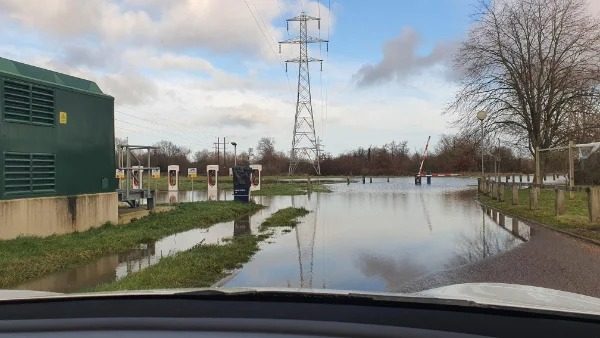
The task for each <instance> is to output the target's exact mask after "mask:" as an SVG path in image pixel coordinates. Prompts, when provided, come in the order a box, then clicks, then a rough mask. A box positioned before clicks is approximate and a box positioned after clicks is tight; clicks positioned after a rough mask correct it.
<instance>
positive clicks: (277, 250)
mask: <svg viewBox="0 0 600 338" xmlns="http://www.w3.org/2000/svg"><path fill="white" fill-rule="evenodd" d="M475 182H476V181H475V180H474V179H460V178H445V179H439V180H435V181H434V182H433V184H432V185H431V186H428V185H423V186H415V185H414V181H413V179H412V178H399V179H391V180H390V182H389V183H388V182H387V180H386V179H385V178H375V179H374V180H373V183H372V184H369V183H367V184H362V183H358V184H350V185H346V184H334V185H331V189H332V190H334V192H332V193H312V194H310V195H303V196H272V197H271V196H257V197H254V199H255V201H256V202H257V203H260V204H263V205H266V206H267V207H266V208H264V209H261V210H259V211H258V212H257V213H256V214H254V215H251V216H250V215H248V216H246V217H242V218H239V219H237V220H235V221H231V222H223V223H219V224H216V225H214V226H211V227H210V228H208V229H192V230H189V231H185V232H182V233H178V234H174V235H171V236H167V237H165V238H163V239H161V240H159V241H157V242H154V243H147V244H143V245H142V246H140V247H139V248H135V249H134V250H132V251H131V252H129V253H126V254H121V255H111V256H107V257H103V258H102V259H99V260H97V261H94V262H90V263H89V264H86V265H84V266H80V267H78V268H76V269H70V270H66V271H60V272H57V273H53V274H51V275H48V276H44V277H42V278H39V279H37V280H34V281H30V282H28V283H24V284H22V285H19V286H17V287H15V288H20V289H33V290H47V291H58V292H76V291H82V290H86V289H89V288H91V287H94V286H96V285H98V284H102V283H106V282H111V281H114V280H117V279H120V278H123V277H125V276H127V275H129V274H131V273H134V272H136V271H139V270H142V269H144V268H145V267H148V266H150V265H153V264H156V263H157V262H158V261H160V259H161V258H162V257H166V256H170V255H174V254H177V253H178V252H181V251H184V250H188V249H191V248H192V247H194V246H195V245H199V244H200V245H202V244H219V243H221V241H222V240H223V238H226V237H231V236H237V235H243V234H248V233H253V234H257V233H259V227H260V224H261V223H262V222H263V221H264V219H266V218H267V217H268V216H270V215H271V214H272V213H273V212H275V211H277V210H279V209H281V208H286V207H289V206H294V207H305V208H306V209H308V210H310V211H311V212H310V213H309V214H308V215H306V216H304V217H302V218H301V222H300V224H299V225H298V226H297V227H295V228H294V229H279V228H278V229H276V232H275V234H274V235H273V236H272V237H271V238H270V239H268V240H266V241H263V242H262V243H261V244H260V246H261V250H260V251H259V252H258V253H257V254H256V255H255V256H254V257H253V258H252V260H251V261H250V262H248V263H246V264H245V265H244V267H243V268H242V269H240V270H239V271H236V272H235V274H234V275H233V276H232V277H231V278H230V279H228V280H226V281H224V284H223V286H225V287H237V286H253V287H261V286H273V287H302V288H334V289H349V290H364V291H385V290H391V289H394V288H395V287H396V286H398V285H400V284H402V283H405V282H407V281H410V280H413V279H416V278H419V277H420V276H423V275H426V274H429V273H432V272H436V271H440V270H445V269H448V268H449V267H455V266H459V265H463V264H469V263H471V262H475V261H478V260H481V259H485V258H487V257H490V256H492V255H495V254H498V253H501V252H503V251H507V250H510V249H512V248H514V247H516V246H518V245H520V244H522V243H523V242H524V241H527V240H528V239H529V237H530V232H529V228H528V227H527V226H525V225H524V224H522V223H521V222H519V221H517V220H513V219H510V218H508V217H506V216H503V215H501V214H499V213H497V212H494V211H492V210H491V209H485V208H483V209H482V207H481V206H480V205H479V204H478V203H477V202H476V201H475V190H474V189H473V188H472V187H468V185H472V184H474V183H475ZM203 196H204V198H203ZM164 197H165V200H166V201H168V200H169V199H170V198H169V196H168V194H166V193H165V194H164ZM223 198H224V199H225V198H226V197H225V196H223ZM192 199H194V200H202V199H206V191H202V192H194V193H193V196H192V195H191V193H190V192H179V193H177V202H186V201H191V200H192ZM289 230H291V231H289Z"/></svg>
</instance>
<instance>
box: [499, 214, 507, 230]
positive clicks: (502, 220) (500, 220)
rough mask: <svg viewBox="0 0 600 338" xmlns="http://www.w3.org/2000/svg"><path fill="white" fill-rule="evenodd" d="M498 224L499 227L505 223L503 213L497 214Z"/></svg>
mask: <svg viewBox="0 0 600 338" xmlns="http://www.w3.org/2000/svg"><path fill="white" fill-rule="evenodd" d="M498 224H500V226H501V227H504V225H505V224H506V216H504V214H503V213H500V215H499V216H498Z"/></svg>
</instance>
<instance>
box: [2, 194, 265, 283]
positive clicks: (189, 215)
mask: <svg viewBox="0 0 600 338" xmlns="http://www.w3.org/2000/svg"><path fill="white" fill-rule="evenodd" d="M260 208H262V206H260V205H257V204H254V203H239V202H233V201H219V202H197V203H182V204H179V205H177V207H176V208H175V209H174V210H171V211H168V212H164V213H155V214H151V215H149V216H147V217H144V218H141V219H138V220H135V221H133V222H131V223H129V224H125V225H112V224H107V225H104V226H102V227H99V228H95V229H91V230H88V231H85V232H80V233H72V234H67V235H53V236H50V237H46V238H39V237H19V238H16V239H12V240H4V241H0V253H1V254H0V287H10V286H14V285H16V284H19V283H22V282H25V281H27V280H30V279H34V278H38V277H41V276H44V275H46V274H49V273H52V272H55V271H60V270H63V269H69V268H74V267H77V266H79V265H81V264H84V263H86V262H89V261H92V260H94V259H98V258H100V257H103V256H105V255H107V254H111V253H120V252H126V251H129V250H131V249H132V248H135V247H137V246H138V245H139V244H140V243H148V242H153V241H156V240H158V239H160V238H163V237H165V236H168V235H171V234H174V233H177V232H181V231H186V230H189V229H193V228H206V227H209V226H211V225H213V224H215V223H219V222H225V221H231V220H235V219H236V218H238V217H240V216H242V215H245V214H249V213H253V212H255V211H256V210H258V209H260Z"/></svg>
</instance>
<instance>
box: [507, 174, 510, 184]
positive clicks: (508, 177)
mask: <svg viewBox="0 0 600 338" xmlns="http://www.w3.org/2000/svg"><path fill="white" fill-rule="evenodd" d="M509 177H510V176H508V175H507V176H506V183H508V178H509Z"/></svg>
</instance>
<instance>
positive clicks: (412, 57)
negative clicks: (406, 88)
mask: <svg viewBox="0 0 600 338" xmlns="http://www.w3.org/2000/svg"><path fill="white" fill-rule="evenodd" d="M420 43H421V37H420V35H419V34H418V33H417V32H415V31H414V30H413V29H411V28H410V27H406V28H404V29H403V30H402V31H401V32H400V34H399V35H398V36H397V37H395V38H394V39H392V40H389V41H387V42H386V43H385V45H384V46H383V55H382V59H381V61H379V62H378V63H376V64H374V65H373V64H365V65H363V66H362V67H361V68H360V69H359V70H358V72H357V73H356V74H355V76H354V77H355V81H356V82H357V84H358V85H359V86H369V85H374V84H380V83H385V82H389V81H392V80H405V79H406V78H407V77H409V76H412V75H415V74H417V75H418V74H419V73H422V72H423V70H427V69H430V68H432V67H434V66H436V65H439V64H446V65H447V66H448V67H447V70H448V71H449V72H451V67H449V61H450V58H451V57H452V53H453V52H454V51H455V50H456V48H457V46H458V44H457V43H453V42H439V43H437V44H436V45H435V46H434V48H433V49H432V50H431V52H430V53H429V54H427V55H425V56H420V55H419V54H418V53H417V48H418V47H419V45H420ZM442 74H443V73H442Z"/></svg>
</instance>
